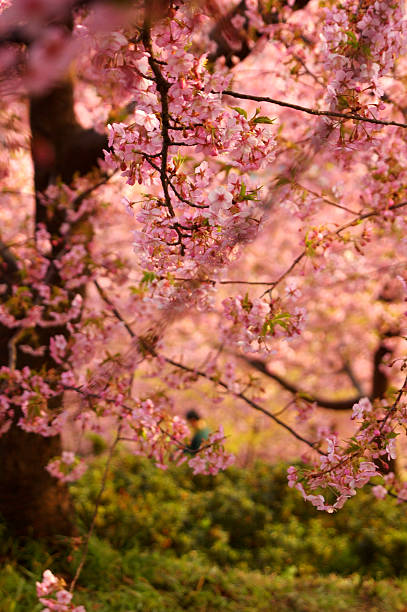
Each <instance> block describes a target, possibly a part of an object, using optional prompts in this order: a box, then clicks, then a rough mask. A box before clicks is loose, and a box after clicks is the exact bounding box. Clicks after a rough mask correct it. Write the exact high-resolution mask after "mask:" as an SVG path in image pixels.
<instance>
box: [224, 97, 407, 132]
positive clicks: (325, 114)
mask: <svg viewBox="0 0 407 612" xmlns="http://www.w3.org/2000/svg"><path fill="white" fill-rule="evenodd" d="M214 93H222V94H223V95H224V96H231V97H232V98H239V99H241V100H254V101H255V102H267V103H268V104H276V105H277V106H284V107H285V108H292V109H293V110H297V111H301V112H302V113H307V114H308V115H316V116H317V117H334V118H337V119H353V120H354V121H365V122H366V123H374V124H375V125H394V126H396V127H401V128H407V123H399V122H398V121H385V120H384V119H383V120H381V119H375V118H374V117H364V116H363V115H358V114H357V113H338V112H335V111H328V110H316V109H313V108H308V107H307V106H300V105H299V104H291V102H284V101H283V100H276V99H274V98H269V97H268V96H254V95H251V94H244V93H238V92H236V91H231V90H228V89H225V90H223V91H221V92H214Z"/></svg>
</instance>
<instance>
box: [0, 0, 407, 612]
mask: <svg viewBox="0 0 407 612" xmlns="http://www.w3.org/2000/svg"><path fill="white" fill-rule="evenodd" d="M0 7H1V14H0V43H1V45H0V73H1V77H2V78H1V81H0V87H1V94H2V95H1V119H0V124H1V136H2V145H3V147H2V151H1V157H0V173H1V198H2V205H1V212H0V214H1V220H2V224H1V235H0V240H1V241H0V257H1V268H0V274H1V284H0V291H1V293H0V295H1V303H0V338H1V352H0V359H1V369H0V393H1V394H0V431H1V437H0V455H1V462H2V466H3V467H2V471H1V474H0V512H1V513H2V515H3V516H4V517H5V519H6V520H7V522H8V523H9V524H10V525H11V526H12V527H13V528H14V529H15V530H17V531H20V532H23V533H27V532H32V533H35V534H36V535H50V534H55V533H57V534H65V535H70V534H72V523H71V520H70V516H71V508H70V502H69V496H68V492H67V487H66V483H68V482H70V481H72V480H74V479H75V478H77V477H79V476H80V475H81V474H82V473H83V471H84V470H85V469H86V466H85V463H84V460H83V458H82V457H81V456H80V455H78V454H77V453H75V452H73V451H72V450H66V449H64V448H63V446H62V443H61V433H63V432H64V430H65V429H66V427H67V423H68V421H72V420H74V422H75V428H76V429H75V431H76V432H77V433H78V435H79V434H80V435H82V434H84V433H85V432H87V431H91V432H92V431H93V432H100V431H102V429H103V423H104V422H108V423H109V427H108V432H109V433H108V436H109V439H110V453H109V456H110V457H111V455H112V453H113V451H114V449H115V447H116V445H117V444H118V443H119V442H121V441H125V442H126V444H127V445H128V448H129V450H131V451H132V452H135V453H138V454H143V455H147V456H150V457H152V458H153V459H154V461H155V462H156V463H157V465H158V466H159V467H162V468H165V467H166V466H167V465H168V463H169V462H175V463H178V464H179V463H183V462H185V461H187V462H188V463H189V465H190V466H191V468H192V469H193V470H194V472H196V473H216V472H217V471H218V470H219V469H223V468H225V467H227V466H228V465H229V464H230V462H231V461H232V457H231V456H230V454H229V453H228V452H227V451H226V450H225V448H224V439H225V437H224V433H223V430H222V429H221V428H220V429H219V430H218V431H214V433H213V434H212V435H211V437H210V438H209V440H208V441H207V443H206V444H204V445H203V446H202V447H201V449H200V450H199V452H197V453H196V454H194V455H192V456H191V455H189V454H187V453H186V452H185V449H186V443H187V438H188V429H187V427H186V423H185V421H184V420H183V419H182V418H181V416H180V415H181V414H182V408H181V409H180V402H181V401H182V396H183V395H182V394H183V393H184V394H185V392H186V391H188V392H191V393H192V392H195V391H197V390H198V391H199V393H203V394H206V395H207V397H208V398H209V399H208V400H207V401H208V402H209V403H211V404H213V405H215V404H218V403H219V402H223V404H224V405H225V406H226V405H227V400H226V399H225V398H227V397H232V398H234V400H235V402H236V404H238V405H242V406H246V407H248V408H249V409H250V410H252V411H255V412H257V413H258V414H259V415H263V417H265V418H267V419H268V420H269V421H270V422H273V423H274V425H277V426H278V427H280V428H282V430H284V431H285V433H286V435H287V436H288V437H292V438H293V439H295V440H297V441H298V442H300V443H301V445H303V447H304V449H305V454H304V455H303V459H304V460H305V464H306V465H307V466H308V467H303V468H301V469H300V468H295V467H291V468H290V469H289V473H288V482H289V485H290V486H294V487H296V488H297V489H298V490H299V492H300V493H301V494H302V495H303V497H304V498H305V499H306V500H307V501H310V502H311V503H312V504H314V505H315V506H316V507H317V508H318V509H320V510H326V511H328V512H333V511H335V510H337V509H339V508H341V507H342V506H343V504H344V503H345V502H346V500H347V499H349V498H350V497H352V496H353V495H354V494H355V493H356V490H357V489H358V488H360V487H362V486H364V485H366V484H368V483H369V482H370V480H371V478H372V477H378V478H379V481H378V482H380V483H381V484H375V486H374V487H373V489H372V490H373V493H374V494H375V495H376V496H377V497H383V496H384V495H387V494H389V495H392V496H394V497H395V498H397V499H399V500H401V501H404V500H405V498H406V495H407V493H406V491H405V490H404V489H405V486H404V485H403V484H401V483H400V482H399V481H398V479H397V473H396V469H395V463H394V461H395V459H396V456H397V452H398V451H399V450H400V448H402V444H403V442H402V434H403V433H404V430H405V426H406V400H405V395H404V394H405V388H406V382H407V379H404V376H403V370H404V369H405V363H406V362H405V346H404V342H405V337H404V336H405V323H404V321H405V312H404V311H405V303H404V302H405V299H406V298H405V296H406V288H407V285H406V282H407V273H406V270H405V263H406V239H405V229H406V227H405V224H406V215H405V210H406V207H407V199H406V193H405V191H406V183H405V182H404V181H405V180H406V160H407V150H406V144H405V134H406V128H407V123H406V121H407V119H406V115H407V110H406V109H407V99H406V95H407V92H406V91H405V85H404V83H405V81H406V79H405V69H406V68H407V66H406V59H405V55H404V53H405V45H406V21H405V17H404V4H403V3H390V2H387V0H383V1H381V2H371V1H367V2H364V3H357V2H354V1H351V0H346V1H345V2H343V3H342V4H341V5H337V4H336V3H333V2H326V3H325V5H324V6H320V3H318V2H314V1H313V0H311V1H310V2H306V1H295V2H292V1H288V2H284V1H278V0H276V1H275V2H272V3H265V2H262V1H261V0H259V2H255V1H252V0H250V1H249V0H242V2H240V3H239V4H236V3H232V2H230V3H229V2H227V1H226V0H222V2H220V1H218V2H215V1H214V0H208V1H207V2H200V3H195V2H180V3H176V4H174V3H172V2H168V1H158V0H155V1H153V2H148V3H146V4H144V3H142V2H138V1H131V2H130V1H129V2H115V1H113V0H111V1H110V2H109V1H105V2H96V1H94V2H91V1H84V0H82V1H73V0H58V2H53V3H50V2H47V1H46V0H6V1H3V2H1V3H0ZM259 373H260V374H261V376H259ZM266 382H267V385H266ZM275 383H276V385H277V386H278V388H279V389H280V392H279V396H278V397H279V398H280V400H279V401H280V403H281V406H280V409H279V410H275V409H274V406H275V400H274V403H273V407H271V405H270V403H271V402H270V388H271V387H272V386H273V385H274V384H275ZM286 395H287V397H286ZM225 410H226V408H225ZM327 410H331V411H332V410H334V411H344V414H345V415H349V417H350V419H349V425H348V427H349V435H348V436H347V437H346V438H345V439H340V437H339V436H338V433H337V432H335V431H333V429H332V427H331V425H330V421H329V416H328V414H331V413H328V412H326V411H327ZM315 411H316V413H317V415H318V416H317V419H316V421H317V425H316V424H315V417H313V416H312V415H313V414H315ZM280 415H281V416H280ZM313 418H314V421H313ZM112 432H113V433H112ZM305 464H304V465H305ZM107 474H108V465H107V468H106V473H105V477H104V480H106V478H107ZM101 486H102V488H101V494H102V492H103V483H102V484H101ZM80 569H81V567H80V568H78V571H79V573H80ZM79 573H77V576H76V577H75V579H74V581H73V583H72V585H71V591H73V588H74V586H75V583H76V580H77V577H78V576H79ZM38 593H39V597H40V598H41V601H42V602H43V604H44V605H46V606H48V608H49V609H58V610H69V609H75V608H74V607H73V604H72V602H71V593H70V592H68V591H65V590H64V585H62V584H60V583H59V582H58V579H56V578H55V577H54V576H53V575H52V574H51V573H49V574H46V575H45V574H44V579H43V582H42V583H39V584H38ZM49 596H50V597H51V599H49ZM58 606H59V607H58ZM76 609H77V610H79V609H78V608H76Z"/></svg>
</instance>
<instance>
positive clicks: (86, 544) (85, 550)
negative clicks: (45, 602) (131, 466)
mask: <svg viewBox="0 0 407 612" xmlns="http://www.w3.org/2000/svg"><path fill="white" fill-rule="evenodd" d="M121 427H122V426H121V424H120V425H119V427H118V428H117V434H116V438H115V439H114V441H113V444H112V445H111V447H110V450H109V455H108V457H107V459H106V464H105V469H104V472H103V477H102V483H101V486H100V489H99V493H98V496H97V498H96V501H95V508H94V510H93V515H92V520H91V523H90V526H89V530H88V533H87V534H86V537H85V542H84V545H83V548H82V556H81V560H80V562H79V565H78V567H77V568H76V572H75V576H74V578H73V580H72V582H71V586H70V587H69V591H70V592H71V593H72V592H73V590H74V588H75V585H76V583H77V581H78V578H79V576H80V575H81V572H82V569H83V566H84V565H85V561H86V557H87V554H88V549H89V541H90V538H91V536H92V533H93V530H94V528H95V524H96V518H97V514H98V510H99V506H100V502H101V501H102V495H103V493H104V491H105V487H106V483H107V477H108V474H109V469H110V465H111V462H112V459H113V453H114V450H115V448H116V446H117V444H118V442H119V440H120V432H121Z"/></svg>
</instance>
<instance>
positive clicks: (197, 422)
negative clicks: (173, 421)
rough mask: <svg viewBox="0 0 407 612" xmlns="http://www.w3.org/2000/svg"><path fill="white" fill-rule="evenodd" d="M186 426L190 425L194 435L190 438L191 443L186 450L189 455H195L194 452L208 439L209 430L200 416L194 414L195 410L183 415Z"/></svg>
mask: <svg viewBox="0 0 407 612" xmlns="http://www.w3.org/2000/svg"><path fill="white" fill-rule="evenodd" d="M185 418H186V420H187V421H188V424H189V425H190V427H191V429H192V431H193V432H194V435H193V437H192V440H191V442H190V443H189V444H188V450H187V451H186V452H189V453H191V454H194V453H196V451H197V450H198V449H199V447H200V446H201V444H202V442H203V441H204V440H207V439H208V438H209V434H210V430H209V427H207V425H206V423H205V421H204V420H203V419H202V418H201V416H200V415H199V414H198V412H196V410H188V412H187V413H186V415H185Z"/></svg>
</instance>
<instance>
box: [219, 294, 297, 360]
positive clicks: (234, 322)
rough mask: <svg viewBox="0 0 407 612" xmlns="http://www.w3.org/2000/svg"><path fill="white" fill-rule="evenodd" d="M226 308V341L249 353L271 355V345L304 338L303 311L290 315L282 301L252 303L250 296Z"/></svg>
mask: <svg viewBox="0 0 407 612" xmlns="http://www.w3.org/2000/svg"><path fill="white" fill-rule="evenodd" d="M222 305H223V317H224V318H223V319H222V324H221V331H222V337H223V339H224V341H227V342H228V343H229V344H235V345H236V346H238V347H239V348H241V349H242V350H243V351H245V352H251V353H253V352H260V353H265V354H267V353H268V352H270V347H269V346H268V341H270V340H273V339H278V338H282V337H285V338H289V337H291V336H294V335H298V334H300V332H301V329H302V326H303V325H304V321H305V313H304V311H303V310H302V309H301V308H298V307H294V309H293V311H292V312H289V311H288V310H286V309H285V308H284V306H283V303H282V301H281V300H279V299H266V298H255V299H253V300H251V299H250V298H249V296H248V294H246V295H245V296H241V295H238V296H236V297H229V298H226V299H225V300H224V301H223V304H222ZM229 322H231V324H228V323H229Z"/></svg>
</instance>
